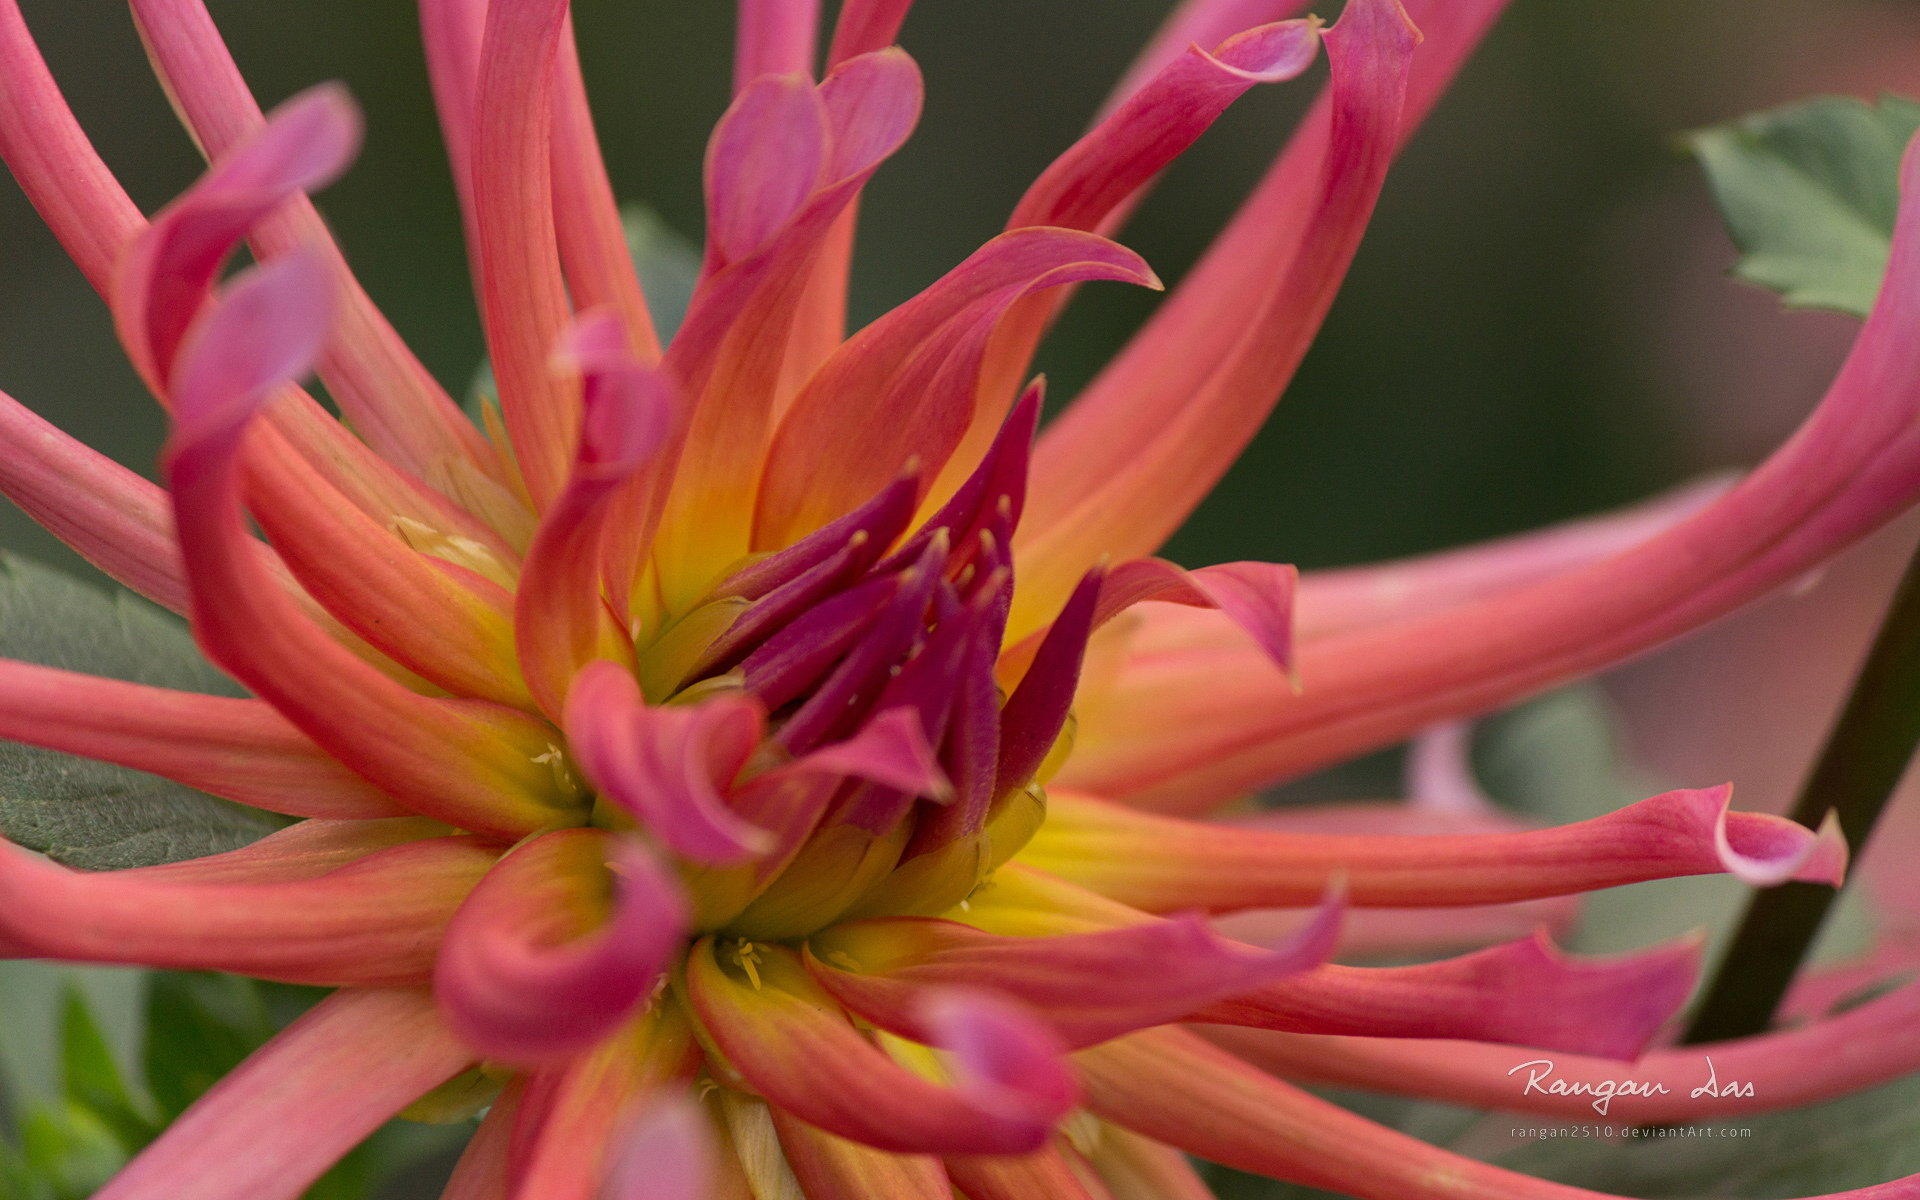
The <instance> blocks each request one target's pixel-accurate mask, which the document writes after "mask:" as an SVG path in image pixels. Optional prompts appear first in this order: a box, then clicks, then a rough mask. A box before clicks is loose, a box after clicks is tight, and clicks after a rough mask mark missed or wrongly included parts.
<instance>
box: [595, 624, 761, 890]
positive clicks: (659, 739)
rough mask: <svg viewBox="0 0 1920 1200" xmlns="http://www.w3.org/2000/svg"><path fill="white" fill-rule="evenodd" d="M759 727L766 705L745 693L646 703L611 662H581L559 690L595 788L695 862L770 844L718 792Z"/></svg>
mask: <svg viewBox="0 0 1920 1200" xmlns="http://www.w3.org/2000/svg"><path fill="white" fill-rule="evenodd" d="M764 729H765V714H764V713H763V712H762V711H761V709H760V706H759V705H757V704H755V703H754V702H753V701H752V700H749V699H747V698H746V697H744V696H737V695H735V696H718V697H715V698H713V699H711V700H707V701H704V702H702V703H699V704H693V705H676V706H668V707H661V708H649V707H648V706H647V703H646V701H645V700H644V699H642V698H641V695H640V685H639V684H638V683H636V682H634V678H633V675H632V673H631V672H629V671H628V670H627V669H626V668H625V667H622V666H621V665H620V664H618V663H611V662H597V663H592V664H590V665H589V666H588V667H587V669H586V670H584V671H582V672H580V676H579V678H578V679H577V680H575V682H574V685H573V691H572V693H571V694H570V695H569V696H568V698H567V712H566V730H567V739H568V744H569V745H570V746H571V747H572V748H573V754H574V759H575V761H576V762H577V763H578V764H579V767H580V771H581V773H582V774H583V775H585V776H586V779H587V782H588V783H590V784H591V785H592V786H593V789H594V791H595V792H596V793H598V794H599V796H600V797H601V798H602V799H604V800H609V801H611V802H613V803H614V804H617V805H619V806H620V807H621V808H623V809H625V810H626V811H627V812H628V813H629V814H631V815H632V816H633V817H634V819H635V820H637V821H639V822H640V826H641V828H643V829H645V830H646V831H647V832H648V833H650V834H652V835H653V836H655V837H657V838H659V839H660V841H661V843H662V844H664V845H665V846H666V847H667V848H668V849H670V850H672V851H673V852H674V853H675V854H677V855H679V856H680V857H682V858H686V859H691V860H692V861H694V862H699V863H707V864H712V865H723V864H733V863H740V862H744V861H746V860H748V859H750V858H752V857H754V856H755V855H757V854H761V853H765V852H766V851H768V850H770V849H772V843H773V839H772V835H771V834H769V833H768V832H767V831H766V830H763V829H761V828H759V827H758V826H756V825H754V824H752V823H751V822H749V821H746V820H743V819H742V818H741V817H740V816H738V815H737V814H736V813H734V812H733V810H732V809H731V808H729V807H728V804H727V798H726V797H727V793H728V792H730V791H731V790H732V786H733V781H734V779H735V778H736V777H737V776H738V775H739V774H740V771H741V769H742V768H743V767H745V766H746V763H747V759H748V758H749V757H750V756H751V755H752V754H753V751H754V748H755V747H756V746H758V745H759V742H760V738H761V735H762V733H763V731H764Z"/></svg>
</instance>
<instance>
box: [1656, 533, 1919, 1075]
mask: <svg viewBox="0 0 1920 1200" xmlns="http://www.w3.org/2000/svg"><path fill="white" fill-rule="evenodd" d="M1916 743H1920V554H1916V555H1915V557H1914V559H1913V561H1912V562H1911V563H1909V564H1908V565H1907V571H1906V574H1905V575H1904V576H1903V577H1902V578H1901V580H1900V587H1899V589H1898V590H1897V591H1896V592H1895V593H1894V596H1893V603H1892V605H1891V606H1890V607H1889V608H1888V609H1887V616H1886V619H1885V621H1884V622H1882V624H1881V626H1880V633H1879V635H1878V636H1877V637H1875V639H1874V642H1873V648H1872V649H1871V650H1869V651H1868V652H1867V660H1866V663H1865V665H1863V666H1862V667H1861V668H1860V676H1859V678H1858V679H1856V680H1855V681H1854V685H1853V694H1852V695H1851V696H1849V697H1848V698H1847V705H1846V708H1845V709H1843V710H1842V711H1841V713H1840V720H1839V722H1838V723H1837V724H1836V725H1835V726H1834V727H1833V732H1832V733H1831V734H1830V735H1829V736H1828V738H1827V744H1826V746H1825V747H1824V748H1823V749H1822V750H1821V752H1820V760H1819V762H1818V763H1816V764H1815V765H1814V768H1813V774H1812V775H1811V776H1810V777H1809V778H1808V780H1807V783H1806V787H1805V788H1804V789H1803V790H1802V791H1801V793H1800V798H1799V800H1798V801H1796V802H1795V804H1794V807H1793V819H1794V820H1796V821H1798V822H1800V823H1801V824H1803V825H1806V826H1808V827H1809V828H1812V827H1817V826H1818V825H1819V823H1820V821H1821V820H1822V819H1823V818H1824V817H1825V816H1826V814H1827V812H1828V810H1832V811H1834V812H1836V813H1838V814H1839V816H1840V828H1841V830H1842V832H1844V833H1845V834H1846V838H1847V848H1848V850H1849V851H1850V852H1851V853H1852V855H1853V857H1854V858H1855V860H1856V861H1857V860H1858V857H1859V855H1860V853H1861V851H1863V850H1864V849H1865V848H1866V844H1867V838H1868V836H1869V835H1870V834H1872V832H1873V826H1874V822H1876V821H1878V820H1879V819H1880V813H1881V811H1882V810H1883V809H1885V808H1886V805H1887V801H1888V799H1889V798H1890V797H1891V796H1892V794H1893V790H1894V787H1895V786H1896V785H1897V784H1898V783H1899V782H1900V777H1901V775H1903V774H1904V773H1905V772H1906V768H1907V764H1908V762H1909V761H1910V760H1911V759H1912V758H1913V752H1914V747H1915V745H1916ZM1838 894H1839V893H1838V892H1837V891H1836V890H1835V889H1832V888H1828V887H1824V886H1821V885H1818V884H1810V883H1789V884H1783V885H1782V886H1780V887H1777V888H1773V889H1771V890H1769V891H1764V892H1757V893H1755V895H1754V897H1753V900H1752V902H1751V903H1750V904H1749V905H1748V907H1747V912H1746V915H1745V916H1744V917H1743V918H1742V919H1741V922H1740V928H1739V929H1738V930H1737V931H1736V932H1735V934H1734V937H1733V941H1732V942H1731V943H1730V944H1729V945H1728V947H1727V952H1726V954H1725V955H1724V956H1723V957H1722V958H1721V960H1720V965H1719V969H1718V971H1717V973H1716V974H1715V976H1714V979H1713V983H1712V985H1711V986H1710V987H1709V988H1708V989H1707V992H1706V995H1705V997H1704V998H1703V999H1702V1001H1701V1003H1700V1007H1699V1010H1698V1011H1697V1012H1696V1013H1695V1014H1694V1018H1693V1023H1692V1025H1691V1026H1690V1027H1689V1028H1688V1030H1687V1033H1686V1037H1685V1040H1686V1041H1688V1042H1713V1041H1721V1040H1724V1039H1726V1038H1736V1037H1745V1036H1747V1035H1749V1034H1754V1033H1759V1032H1760V1031H1762V1030H1764V1029H1766V1028H1767V1027H1768V1025H1770V1024H1771V1023H1772V1021H1773V1013H1774V1009H1775V1008H1777V1007H1778V1006H1779V1003H1780V998H1781V997H1782V996H1784V995H1785V994H1786V991H1787V988H1788V986H1789V985H1790V984H1791V983H1792V982H1793V977H1794V975H1795V973H1796V972H1797V971H1798V970H1799V969H1800V964H1801V962H1802V960H1803V959H1805V957H1806V954H1807V950H1808V948H1809V947H1810V946H1811V945H1812V944H1813V939H1814V936H1815V935H1816V934H1818V933H1819V932H1820V925H1821V923H1822V922H1823V921H1824V920H1825V919H1826V916H1827V912H1828V910H1829V909H1831V908H1832V907H1833V902H1834V900H1835V899H1836V898H1837V896H1838Z"/></svg>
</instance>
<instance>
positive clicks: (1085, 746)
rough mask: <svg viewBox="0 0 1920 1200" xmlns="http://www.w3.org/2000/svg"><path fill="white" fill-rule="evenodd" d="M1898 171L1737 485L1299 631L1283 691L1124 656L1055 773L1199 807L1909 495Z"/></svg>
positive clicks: (1566, 659) (1914, 258)
mask: <svg viewBox="0 0 1920 1200" xmlns="http://www.w3.org/2000/svg"><path fill="white" fill-rule="evenodd" d="M1902 179H1903V203H1902V207H1901V210H1900V216H1899V221H1898V224H1897V226H1896V230H1895V237H1894V246H1893V255H1892V260H1891V262H1890V264H1889V268H1888V273H1887V278H1886V280H1885V282H1884V283H1883V285H1882V287H1881V290H1880V296H1879V300H1878V302H1877V304H1876V305H1875V308H1874V311H1873V313H1872V315H1871V316H1870V317H1869V318H1868V320H1867V323H1866V325H1865V327H1864V328H1863V329H1862V330H1861V332H1860V335H1859V337H1858V338H1857V339H1856V341H1855V343H1854V348H1853V351H1852V353H1851V354H1850V355H1849V356H1848V358H1847V362H1846V363H1845V365H1844V366H1843V367H1842V368H1841V370H1840V373H1839V375H1838V377H1837V378H1836V379H1835V381H1834V383H1833V386H1832V387H1831V389H1830V390H1829V391H1828V393H1827V395H1826V397H1825V398H1824V399H1823V400H1822V401H1821V403H1820V406H1819V407H1818V408H1817V409H1816V410H1815V412H1814V413H1813V415H1812V416H1811V417H1809V418H1808V419H1807V421H1806V422H1805V423H1804V424H1803V425H1802V426H1801V428H1800V430H1799V432H1798V433H1796V434H1795V436H1794V437H1793V438H1792V439H1790V440H1789V441H1788V442H1787V443H1786V444H1785V445H1783V446H1782V447H1781V448H1780V449H1779V450H1778V451H1776V452H1775V453H1774V455H1773V456H1772V457H1771V458H1769V459H1768V460H1767V461H1766V462H1765V463H1764V464H1762V465H1761V466H1760V467H1759V468H1758V469H1757V470H1756V471H1754V472H1753V474H1751V475H1750V476H1748V477H1747V478H1746V479H1745V480H1744V481H1742V482H1741V483H1740V484H1739V485H1738V486H1737V487H1735V488H1733V489H1732V490H1730V491H1728V492H1727V493H1726V494H1725V495H1723V496H1721V497H1720V498H1718V499H1717V500H1715V501H1713V502H1712V503H1710V504H1708V505H1706V506H1705V507H1703V508H1701V509H1700V510H1699V511H1698V512H1696V513H1694V514H1693V515H1692V516H1690V517H1688V518H1687V519H1685V520H1683V521H1680V522H1679V523H1677V524H1675V525H1673V526H1671V527H1669V528H1667V529H1666V530H1665V531H1664V532H1661V533H1659V534H1656V535H1655V536H1652V537H1650V538H1648V539H1647V540H1645V541H1643V542H1641V543H1640V544H1639V545H1638V546H1636V547H1634V548H1633V549H1631V550H1629V551H1625V552H1622V553H1619V554H1615V555H1613V556H1611V557H1608V558H1605V559H1603V560H1601V561H1598V562H1593V563H1589V564H1586V565H1583V566H1577V567H1574V568H1571V569H1568V570H1565V571H1561V572H1559V573H1557V574H1555V575H1552V576H1550V577H1548V578H1546V579H1543V580H1540V581H1538V582H1535V583H1532V584H1527V585H1523V586H1518V587H1514V588H1510V589H1508V590H1506V591H1503V592H1500V593H1498V594H1497V595H1493V596H1487V597H1483V598H1481V599H1480V600H1478V601H1476V602H1474V603H1471V604H1463V605H1459V606H1457V607H1455V608H1452V609H1448V610H1443V611H1440V612H1436V613H1432V614H1428V615H1424V616H1416V617H1413V618H1410V619H1408V620H1404V621H1394V622H1389V623H1386V624H1381V625H1376V626H1372V627H1369V628H1363V629H1356V630H1353V631H1351V632H1349V633H1346V634H1342V635H1338V636H1332V637H1327V638H1323V639H1316V640H1315V641H1314V642H1313V643H1312V646H1313V649H1312V650H1311V651H1308V650H1306V649H1305V648H1303V652H1302V655H1301V678H1302V691H1301V693H1300V695H1298V696H1293V695H1288V694H1284V693H1281V692H1278V691H1276V689H1274V688H1273V687H1272V684H1271V681H1262V682H1261V683H1260V684H1254V685H1251V686H1248V685H1246V684H1245V682H1244V677H1242V678H1240V679H1232V678H1231V676H1230V675H1229V672H1231V671H1232V670H1234V668H1233V667H1232V666H1231V665H1229V664H1228V663H1227V662H1226V661H1224V660H1223V658H1222V656H1220V655H1218V654H1213V653H1209V652H1207V651H1197V652H1194V653H1183V654H1177V655H1173V656H1171V657H1168V658H1163V659H1161V660H1160V666H1159V667H1158V668H1148V669H1147V671H1145V672H1142V673H1134V672H1132V671H1130V670H1129V669H1127V668H1124V667H1123V668H1122V669H1121V670H1120V672H1119V674H1118V675H1117V676H1116V678H1115V680H1114V681H1113V683H1112V685H1111V687H1112V689H1113V690H1111V691H1110V693H1109V694H1108V695H1107V696H1106V697H1104V698H1103V699H1102V702H1101V706H1100V708H1101V712H1100V715H1099V716H1097V717H1092V714H1089V716H1090V717H1092V719H1089V720H1086V721H1084V722H1083V724H1082V727H1081V731H1082V734H1083V741H1082V743H1081V745H1080V746H1079V750H1080V754H1079V755H1078V756H1077V761H1076V763H1075V764H1074V766H1073V769H1072V771H1071V772H1070V773H1069V775H1070V778H1071V780H1072V782H1073V783H1074V784H1075V785H1076V786H1086V787H1090V788H1091V789H1092V790H1097V791H1100V792H1101V793H1102V794H1105V795H1111V796H1120V797H1123V798H1125V799H1127V800H1129V801H1130V802H1137V803H1140V804H1143V805H1150V806H1158V807H1168V808H1177V809H1180V810H1184V811H1202V810H1204V809H1205V808H1207V807H1209V806H1211V805H1213V804H1215V803H1217V802H1218V801H1219V800H1221V799H1223V798H1224V797H1226V796H1228V795H1232V794H1235V793H1238V792H1242V791H1244V790H1246V789H1247V788H1249V787H1257V786H1260V785H1261V784H1263V783H1266V782H1269V781H1272V780H1274V779H1276V778H1279V777H1282V776H1286V775H1290V774H1296V773H1299V772H1301V771H1305V770H1309V769H1312V768H1313V767H1316V766H1319V765H1322V764H1324V763H1326V762H1329V761H1333V760H1335V759H1339V758H1345V757H1349V756H1351V755H1352V754H1355V753H1358V752H1360V751H1363V750H1365V749H1368V748H1370V747H1372V746H1376V745H1381V744H1386V743H1390V742H1393V741H1397V740H1399V739H1400V738H1403V737H1405V736H1407V735H1408V734H1409V733H1411V732H1413V731H1414V730H1417V729H1419V728H1422V727H1424V726H1426V725H1429V724H1432V723H1434V722H1436V721H1442V720H1447V719H1449V718H1453V717H1459V716H1464V715H1469V714H1472V713H1475V712H1480V711H1485V710H1487V709H1491V708H1496V707H1499V706H1501V705H1504V704H1509V703H1511V702H1513V701H1514V700H1516V699H1519V698H1520V697H1522V696H1525V695H1528V694H1530V693H1533V692H1536V691H1538V690H1540V689H1542V688H1545V687H1549V686H1552V685H1553V684H1556V683H1559V682H1561V681H1563V680H1566V679H1568V678H1572V677H1575V676H1578V675H1584V674H1588V673H1591V672H1592V671H1594V670H1597V669H1599V668H1602V667H1604V666H1607V665H1609V664H1611V663H1615V662H1618V661H1620V660H1622V659H1624V658H1627V657H1630V656H1631V655H1633V654H1636V653H1638V652H1641V651H1643V650H1646V649H1648V648H1650V647H1653V646H1656V645H1659V644H1660V643H1662V642H1664V641H1667V640H1668V639H1671V638H1673V637H1675V636H1678V635H1680V634H1683V633H1685V632H1687V631H1689V630H1691V629H1693V628H1697V627H1698V626H1700V625H1702V624H1704V623H1705V622H1707V621H1709V620H1712V619H1713V618H1715V617H1717V616H1720V615H1722V614H1724V613H1726V612H1728V611H1730V610H1732V609H1734V608H1736V607H1738V606H1739V605H1741V604H1742V603H1744V602H1746V601H1748V600H1751V599H1753V598H1755V597H1756V596H1759V595H1763V594H1765V593H1766V592H1768V591H1770V590H1772V589H1773V588H1775V587H1778V586H1780V585H1781V584H1783V583H1785V582H1787V581H1789V580H1791V579H1794V578H1797V577H1798V576H1799V575H1801V574H1802V573H1804V572H1805V571H1806V570H1808V569H1809V568H1810V567H1813V566H1815V565H1817V564H1818V563H1821V562H1823V561H1825V560H1826V559H1827V558H1829V557H1830V556H1831V555H1832V554H1833V553H1835V552H1836V551H1837V550H1838V549H1840V548H1841V547H1843V546H1845V545H1847V544H1848V543H1850V542H1851V541H1853V540H1855V539H1857V538H1859V537H1861V536H1864V535H1865V534H1866V533H1867V532H1869V531H1871V530H1872V529H1874V528H1876V527H1878V526H1879V525H1881V524H1883V523H1884V522H1886V521H1887V520H1889V519H1891V518H1892V517H1893V516H1894V515H1895V514H1897V513H1899V512H1902V511H1904V510H1905V509H1906V508H1907V507H1908V506H1909V505H1911V503H1912V502H1913V499H1914V497H1915V496H1916V495H1920V434H1916V432H1915V420H1916V417H1917V416H1920V334H1916V330H1920V203H1917V202H1916V195H1917V194H1920V154H1916V153H1914V152H1912V151H1910V152H1909V154H1908V156H1907V161H1906V163H1905V164H1904V167H1903V176H1902ZM1147 673H1151V674H1153V675H1155V676H1156V678H1154V679H1153V681H1152V682H1151V683H1150V684H1148V683H1146V680H1145V675H1146V674H1147ZM1122 680H1124V681H1125V682H1121V681H1122ZM1143 684H1144V685H1145V686H1144V690H1141V691H1136V690H1135V689H1136V688H1137V687H1140V686H1141V685H1143ZM1123 692H1124V693H1127V694H1128V697H1129V698H1127V699H1120V696H1121V693H1123ZM1149 694H1150V695H1151V699H1150V700H1147V699H1146V697H1147V695H1149ZM1116 701H1117V702H1116ZM1142 702H1144V703H1145V704H1146V705H1147V706H1148V707H1146V708H1141V707H1138V706H1139V705H1140V704H1141V703H1142ZM1215 704H1217V705H1220V706H1221V707H1220V708H1219V709H1218V710H1215V711H1213V712H1210V711H1208V710H1209V708H1210V707H1211V706H1212V705H1215ZM1129 710H1132V714H1133V715H1132V717H1130V718H1129V717H1127V716H1125V715H1123V714H1125V713H1127V712H1128V711H1129ZM1216 712H1217V714H1218V715H1217V716H1216V715H1215V714H1216ZM1115 718H1118V719H1115ZM1151 726H1161V727H1167V728H1178V729H1180V730H1182V733H1183V739H1184V740H1183V743H1182V746H1181V748H1180V749H1179V750H1178V751H1177V752H1175V753H1174V754H1172V755H1168V754H1167V747H1166V746H1165V744H1164V742H1162V740H1161V739H1160V738H1159V737H1158V736H1156V734H1155V733H1153V732H1151V730H1150V727H1151Z"/></svg>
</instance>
